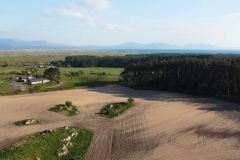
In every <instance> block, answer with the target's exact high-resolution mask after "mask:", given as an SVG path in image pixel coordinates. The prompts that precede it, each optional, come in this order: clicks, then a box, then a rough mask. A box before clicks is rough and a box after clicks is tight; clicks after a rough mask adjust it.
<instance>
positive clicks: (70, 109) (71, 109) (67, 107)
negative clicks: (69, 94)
mask: <svg viewBox="0 0 240 160" xmlns="http://www.w3.org/2000/svg"><path fill="white" fill-rule="evenodd" d="M49 110H50V111H53V112H57V113H61V114H64V115H67V116H73V115H75V114H77V113H78V110H77V107H76V106H74V105H72V102H71V101H66V102H65V104H59V105H56V106H55V107H53V108H50V109H49Z"/></svg>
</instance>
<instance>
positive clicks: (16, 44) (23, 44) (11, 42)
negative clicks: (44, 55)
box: [0, 38, 72, 50]
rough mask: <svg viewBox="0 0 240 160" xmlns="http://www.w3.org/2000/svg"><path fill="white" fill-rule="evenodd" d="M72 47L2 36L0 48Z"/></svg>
mask: <svg viewBox="0 0 240 160" xmlns="http://www.w3.org/2000/svg"><path fill="white" fill-rule="evenodd" d="M71 47H72V46H70V45H65V44H57V43H51V42H47V41H43V40H38V41H24V40H21V39H9V38H0V50H18V49H61V48H71Z"/></svg>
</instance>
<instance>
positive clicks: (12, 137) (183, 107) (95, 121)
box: [0, 86, 240, 160]
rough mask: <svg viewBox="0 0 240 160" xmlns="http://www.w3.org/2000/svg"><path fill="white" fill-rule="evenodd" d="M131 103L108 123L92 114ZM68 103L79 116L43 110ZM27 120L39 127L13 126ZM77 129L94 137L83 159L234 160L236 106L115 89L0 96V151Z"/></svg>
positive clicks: (238, 135) (238, 136) (239, 132)
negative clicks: (54, 131) (43, 134)
mask: <svg viewBox="0 0 240 160" xmlns="http://www.w3.org/2000/svg"><path fill="white" fill-rule="evenodd" d="M129 96H132V97H134V98H135V101H136V104H135V105H134V106H133V107H132V108H130V109H129V110H127V111H126V112H125V113H124V114H122V115H120V116H119V117H116V118H114V119H106V118H103V117H101V116H99V115H98V114H96V113H98V112H99V111H100V109H101V108H102V107H104V106H105V105H106V104H108V103H111V102H119V101H126V100H127V98H128V97H129ZM67 100H70V101H72V102H73V104H74V105H76V106H77V107H78V109H79V114H78V115H77V116H74V117H66V116H63V115H60V114H57V113H53V112H50V111H48V109H49V108H51V107H53V106H55V105H56V104H62V103H64V102H65V101H67ZM27 118H36V119H40V120H41V122H42V123H41V124H40V125H35V126H25V127H18V126H15V125H14V124H13V123H14V122H16V121H19V120H23V119H27ZM62 126H78V127H83V128H86V129H89V130H92V131H94V132H95V136H94V138H93V141H92V144H91V146H90V149H89V151H88V154H87V157H86V159H88V160H100V159H106V160H107V159H114V160H115V159H129V160H132V159H149V160H159V159H240V152H239V150H240V106H239V105H236V104H232V103H227V102H222V101H214V100H211V99H205V98H196V97H190V96H185V95H181V94H175V93H168V92H155V91H135V90H131V89H128V88H125V87H120V86H108V87H96V88H90V89H76V90H68V91H59V92H48V93H39V94H29V95H20V96H7V97H0V149H2V148H4V147H6V146H9V145H11V144H12V143H14V142H16V141H17V140H18V139H19V138H21V137H23V136H25V135H28V134H31V133H34V132H39V131H43V130H45V129H48V128H57V127H62Z"/></svg>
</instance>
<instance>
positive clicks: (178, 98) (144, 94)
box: [88, 85, 240, 120]
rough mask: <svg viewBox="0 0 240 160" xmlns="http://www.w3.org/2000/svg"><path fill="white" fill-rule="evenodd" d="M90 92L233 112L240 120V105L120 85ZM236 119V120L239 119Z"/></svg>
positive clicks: (93, 89) (205, 109) (94, 89)
mask: <svg viewBox="0 0 240 160" xmlns="http://www.w3.org/2000/svg"><path fill="white" fill-rule="evenodd" d="M88 90H89V91H94V92H100V93H105V94H114V95H116V96H119V97H130V96H131V97H133V98H141V99H144V100H151V101H161V102H183V103H189V104H190V105H192V106H195V107H197V108H198V109H199V110H204V111H215V112H226V111H227V112H231V113H232V114H235V116H237V117H238V119H239V120H240V105H239V104H235V103H230V102H226V101H221V100H214V99H211V98H202V97H195V96H190V95H185V94H179V93H173V92H165V91H150V90H133V89H131V88H127V87H124V86H119V85H112V86H104V87H93V88H88ZM237 117H235V118H237Z"/></svg>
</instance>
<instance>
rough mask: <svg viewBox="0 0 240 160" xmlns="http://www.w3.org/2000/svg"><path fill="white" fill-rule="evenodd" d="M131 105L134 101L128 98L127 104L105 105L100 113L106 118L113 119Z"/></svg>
mask: <svg viewBox="0 0 240 160" xmlns="http://www.w3.org/2000/svg"><path fill="white" fill-rule="evenodd" d="M133 104H134V99H133V98H132V97H129V98H128V101H127V102H118V103H112V104H109V105H107V106H106V107H105V108H104V109H103V110H102V113H103V114H105V116H106V117H107V118H113V117H116V116H118V115H120V114H122V113H123V112H124V111H126V110H127V109H128V108H130V107H131V106H133Z"/></svg>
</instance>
